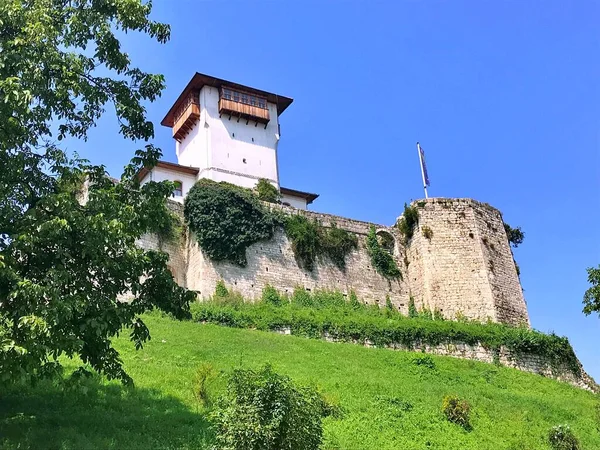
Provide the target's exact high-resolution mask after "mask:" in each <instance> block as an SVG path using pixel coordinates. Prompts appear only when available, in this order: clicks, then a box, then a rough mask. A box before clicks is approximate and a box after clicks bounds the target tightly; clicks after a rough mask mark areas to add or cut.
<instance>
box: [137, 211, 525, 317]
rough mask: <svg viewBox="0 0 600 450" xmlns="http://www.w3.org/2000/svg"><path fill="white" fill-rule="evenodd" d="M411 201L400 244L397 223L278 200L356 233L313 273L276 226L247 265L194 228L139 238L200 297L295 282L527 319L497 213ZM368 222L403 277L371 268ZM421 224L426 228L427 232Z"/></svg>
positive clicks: (456, 311)
mask: <svg viewBox="0 0 600 450" xmlns="http://www.w3.org/2000/svg"><path fill="white" fill-rule="evenodd" d="M413 205H415V206H416V207H417V208H418V210H419V224H418V228H417V229H415V233H414V236H413V238H412V239H411V240H410V242H408V244H407V245H404V243H403V242H404V241H403V237H402V236H401V235H400V234H399V232H398V230H397V228H396V227H386V226H382V225H376V224H371V223H368V222H361V221H357V220H352V219H347V218H343V217H337V216H333V215H329V214H322V213H316V212H312V211H300V210H297V209H295V208H290V207H284V206H281V207H279V206H277V207H279V208H281V209H283V210H284V211H285V212H287V213H290V214H304V215H306V216H307V217H308V218H316V219H317V220H319V221H320V222H321V223H322V224H323V225H324V226H330V225H331V223H332V222H335V223H336V224H337V226H338V227H340V228H343V229H345V230H347V231H349V232H352V233H354V234H356V236H357V238H358V249H357V250H355V251H353V252H351V253H350V254H349V255H348V256H347V258H346V270H345V271H341V270H339V269H338V268H337V267H336V266H335V265H334V264H332V263H331V262H330V261H328V260H326V259H324V260H320V261H318V263H317V264H316V266H315V268H314V270H313V271H312V272H309V271H306V270H303V269H301V268H300V267H299V266H298V263H297V262H296V260H295V258H294V254H293V251H292V248H291V243H290V241H289V240H288V239H287V237H286V236H285V233H284V232H283V231H281V230H279V231H277V232H276V233H275V236H274V237H273V239H271V240H269V241H263V242H258V243H256V244H254V245H252V246H250V247H249V248H248V250H247V260H248V264H247V266H246V267H239V266H237V265H235V264H231V263H227V262H214V261H211V260H210V259H208V258H206V257H205V256H204V255H203V253H202V251H201V250H200V248H199V246H198V243H197V240H196V238H195V236H194V235H193V233H187V234H186V235H185V236H183V237H181V239H180V240H179V241H178V242H164V240H163V241H161V240H159V239H158V238H157V237H156V236H144V238H143V239H142V240H141V241H140V245H142V246H143V247H145V248H160V249H162V250H163V251H166V252H167V253H168V254H169V256H170V260H169V266H170V268H171V270H172V272H173V274H174V276H175V278H176V280H177V282H178V283H180V284H181V285H183V286H185V287H187V288H189V289H192V290H195V291H197V292H198V295H199V297H201V298H208V297H209V296H210V295H212V294H213V293H214V290H215V286H216V283H217V282H218V281H219V280H223V281H224V282H225V284H226V285H227V286H228V287H230V288H232V289H234V290H236V291H238V292H240V293H241V294H242V295H243V296H244V297H246V298H248V299H255V298H258V297H260V295H261V292H262V289H263V288H264V287H265V286H266V285H267V284H270V285H272V286H274V287H276V288H277V289H278V290H280V291H281V292H283V293H286V292H287V293H291V292H292V291H293V289H294V288H295V287H297V286H300V287H303V288H305V289H307V290H310V291H314V290H315V289H329V290H337V291H341V292H342V293H344V294H345V295H346V296H348V295H349V294H350V292H351V291H352V290H353V291H354V292H355V293H356V295H357V296H358V298H359V299H361V300H363V301H365V302H366V303H378V304H380V305H383V304H385V299H386V296H389V298H390V300H391V302H392V304H393V305H394V306H395V307H396V308H398V310H400V311H401V312H402V313H404V314H407V313H408V304H409V300H410V297H411V296H412V297H413V298H414V300H415V304H416V306H417V308H427V309H430V310H432V311H433V310H435V309H438V310H439V311H440V312H441V313H442V315H443V316H444V317H446V318H450V319H454V318H456V317H457V316H459V315H464V316H465V317H468V318H471V319H476V320H481V321H485V320H488V319H491V320H493V321H500V322H506V323H512V324H518V323H526V324H529V317H528V314H527V308H526V305H525V301H524V298H523V293H522V290H521V285H520V282H519V278H518V276H517V274H516V268H515V265H514V261H513V259H512V252H511V249H510V247H509V244H508V241H507V237H506V233H505V231H504V227H503V222H502V216H501V214H500V212H499V211H497V210H496V209H494V208H492V207H490V206H489V205H486V204H482V203H479V202H476V201H474V200H469V199H429V200H423V201H418V202H414V203H413ZM171 208H172V210H173V211H174V212H176V213H177V214H179V215H181V216H183V213H182V206H181V205H180V204H177V203H175V202H172V204H171ZM371 226H375V228H376V229H377V232H378V233H388V234H389V235H390V236H392V237H393V238H394V241H395V245H394V250H393V256H394V259H395V260H396V263H397V264H398V267H399V268H400V270H401V272H402V275H403V277H402V279H399V280H388V279H386V278H385V277H383V276H381V275H379V274H378V273H377V272H376V271H375V269H374V268H373V266H372V264H371V261H370V257H369V255H368V253H367V250H366V247H365V240H366V235H367V233H368V231H369V229H370V227H371ZM423 227H428V228H430V230H431V231H432V236H431V237H430V238H429V239H428V238H426V237H425V236H424V234H423Z"/></svg>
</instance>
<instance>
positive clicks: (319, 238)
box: [285, 214, 358, 271]
mask: <svg viewBox="0 0 600 450" xmlns="http://www.w3.org/2000/svg"><path fill="white" fill-rule="evenodd" d="M285 233H286V235H287V237H288V238H289V239H290V241H291V243H292V250H293V251H294V256H295V257H296V260H297V261H298V263H299V265H300V267H303V268H304V269H306V270H310V271H312V270H313V268H314V266H315V263H316V261H317V258H319V257H324V256H326V257H328V258H329V259H330V260H331V262H333V263H334V264H335V265H336V266H337V267H338V268H339V269H340V270H344V269H345V268H346V256H347V255H348V254H349V253H350V252H351V251H352V250H354V249H356V248H357V247H358V238H357V237H356V236H355V235H353V234H351V233H349V232H348V231H346V230H343V229H341V228H338V227H337V224H336V223H335V222H334V223H332V224H331V226H330V227H329V228H326V227H323V226H322V225H321V224H320V223H319V222H318V221H317V220H315V219H313V220H309V219H307V218H306V217H304V216H302V215H299V214H296V215H292V216H289V217H288V218H287V219H286V220H285Z"/></svg>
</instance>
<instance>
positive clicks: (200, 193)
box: [183, 179, 276, 266]
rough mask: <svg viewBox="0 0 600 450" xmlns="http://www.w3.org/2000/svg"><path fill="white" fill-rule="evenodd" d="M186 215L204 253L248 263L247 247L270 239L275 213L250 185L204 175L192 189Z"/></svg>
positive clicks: (273, 228) (236, 262)
mask: <svg viewBox="0 0 600 450" xmlns="http://www.w3.org/2000/svg"><path fill="white" fill-rule="evenodd" d="M183 212H184V216H185V220H186V222H187V223H188V225H189V228H190V230H191V231H193V232H194V233H195V234H196V238H197V239H198V244H199V245H200V248H201V249H202V250H203V251H204V253H205V254H206V255H207V256H208V257H209V258H211V259H212V260H214V261H229V262H232V263H235V264H238V265H240V266H245V265H246V263H247V261H246V249H247V248H248V247H249V246H250V245H252V244H254V243H255V242H258V241H261V240H265V239H270V238H271V237H273V233H274V231H275V224H276V219H275V215H274V214H272V213H271V212H270V211H268V210H267V209H266V208H265V207H264V206H263V204H262V203H261V202H260V200H259V199H258V197H257V196H256V195H255V194H254V193H252V191H250V190H249V189H244V188H241V187H239V186H235V185H233V184H229V183H224V182H221V183H217V182H215V181H212V180H207V179H202V180H200V181H198V182H197V183H196V184H195V185H194V186H193V187H192V189H190V191H189V193H188V195H187V197H186V199H185V202H184V209H183Z"/></svg>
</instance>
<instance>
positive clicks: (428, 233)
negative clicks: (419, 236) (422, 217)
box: [421, 225, 433, 241]
mask: <svg viewBox="0 0 600 450" xmlns="http://www.w3.org/2000/svg"><path fill="white" fill-rule="evenodd" d="M421 232H422V233H423V236H424V237H425V239H427V240H429V241H430V240H431V238H432V237H433V230H432V229H431V227H428V226H427V225H424V226H422V227H421Z"/></svg>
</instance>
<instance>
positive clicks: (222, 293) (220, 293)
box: [215, 280, 229, 298]
mask: <svg viewBox="0 0 600 450" xmlns="http://www.w3.org/2000/svg"><path fill="white" fill-rule="evenodd" d="M228 295H229V291H228V290H227V287H226V286H225V282H224V281H223V280H219V281H217V285H216V286H215V297H219V298H223V297H227V296H228Z"/></svg>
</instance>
